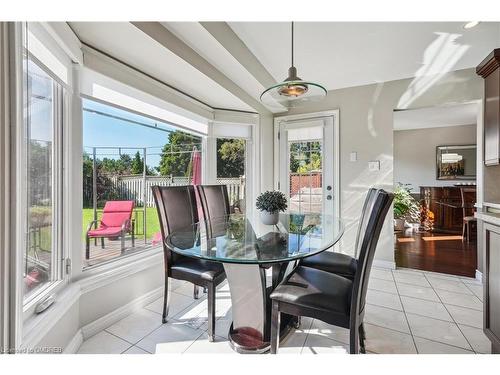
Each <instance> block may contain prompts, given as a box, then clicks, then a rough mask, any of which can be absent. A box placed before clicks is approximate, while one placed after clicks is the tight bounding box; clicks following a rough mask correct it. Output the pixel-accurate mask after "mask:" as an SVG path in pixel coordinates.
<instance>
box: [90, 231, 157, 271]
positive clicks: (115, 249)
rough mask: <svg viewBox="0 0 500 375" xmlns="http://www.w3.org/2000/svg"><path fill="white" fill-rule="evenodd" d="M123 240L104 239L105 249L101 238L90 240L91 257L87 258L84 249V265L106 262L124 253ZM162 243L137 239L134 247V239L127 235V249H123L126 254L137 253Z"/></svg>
mask: <svg viewBox="0 0 500 375" xmlns="http://www.w3.org/2000/svg"><path fill="white" fill-rule="evenodd" d="M120 244H121V241H120V239H117V240H109V239H107V238H105V239H104V249H103V248H102V247H101V239H97V242H96V241H94V240H91V241H90V258H89V259H85V250H83V251H82V257H83V265H84V267H90V266H94V265H96V264H99V263H103V262H106V261H108V260H111V259H114V258H116V257H119V256H120V255H122V254H121V253H122V252H121V249H120V247H121V245H120ZM159 245H160V244H153V243H152V242H151V241H150V240H148V241H147V242H146V243H144V239H142V238H140V239H137V238H136V239H135V246H134V247H132V240H131V237H130V236H127V237H125V249H124V251H123V254H124V255H127V254H133V253H137V252H139V251H142V250H146V249H154V248H156V247H157V246H159Z"/></svg>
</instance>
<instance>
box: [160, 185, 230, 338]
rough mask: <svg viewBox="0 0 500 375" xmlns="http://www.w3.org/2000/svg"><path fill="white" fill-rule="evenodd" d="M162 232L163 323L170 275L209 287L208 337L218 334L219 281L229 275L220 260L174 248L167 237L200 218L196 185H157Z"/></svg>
mask: <svg viewBox="0 0 500 375" xmlns="http://www.w3.org/2000/svg"><path fill="white" fill-rule="evenodd" d="M151 189H152V190H153V196H154V199H155V204H156V209H157V211H158V218H159V221H160V229H161V235H162V238H163V240H164V241H163V254H164V270H165V292H164V299H163V315H162V321H163V323H166V322H167V315H168V302H169V288H168V280H169V278H173V279H177V280H186V281H189V282H191V283H193V284H194V285H195V287H196V286H201V287H203V288H206V289H207V291H208V295H207V300H208V339H209V341H214V335H215V291H216V287H217V285H219V284H220V283H221V282H223V281H224V280H225V279H226V274H225V272H224V267H223V266H222V265H221V264H220V263H215V262H209V261H205V260H202V259H194V258H190V257H186V256H183V255H180V254H176V253H175V252H173V251H172V250H171V249H170V248H169V247H168V246H167V245H166V244H165V238H166V237H167V236H168V235H169V234H170V233H172V232H174V231H176V230H182V229H184V228H188V227H189V226H191V225H194V224H195V223H197V222H198V209H197V205H196V194H195V190H194V186H191V185H188V186H153V187H152V188H151Z"/></svg>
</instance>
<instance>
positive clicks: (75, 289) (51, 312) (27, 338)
mask: <svg viewBox="0 0 500 375" xmlns="http://www.w3.org/2000/svg"><path fill="white" fill-rule="evenodd" d="M80 295H81V293H80V287H79V286H78V285H70V286H68V287H67V288H65V289H64V290H63V291H62V292H61V294H59V295H58V296H57V300H56V302H55V303H54V304H53V305H52V306H50V307H49V308H48V309H47V310H46V311H44V312H42V313H40V314H35V315H32V316H31V317H30V318H28V319H27V320H26V321H25V326H24V329H23V331H24V332H23V339H22V343H21V349H32V348H35V347H36V345H37V344H38V343H39V342H40V340H42V339H43V338H44V337H45V335H47V333H48V332H50V330H51V329H52V328H53V327H54V326H55V325H56V324H57V322H59V320H60V319H61V318H62V317H63V316H64V315H65V314H66V312H67V311H68V310H69V309H70V308H71V307H72V306H73V305H74V303H75V302H77V301H78V299H79V298H80Z"/></svg>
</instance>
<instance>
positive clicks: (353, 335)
mask: <svg viewBox="0 0 500 375" xmlns="http://www.w3.org/2000/svg"><path fill="white" fill-rule="evenodd" d="M349 336H350V337H349V352H350V353H351V354H358V353H359V327H353V326H352V325H351V329H350V330H349Z"/></svg>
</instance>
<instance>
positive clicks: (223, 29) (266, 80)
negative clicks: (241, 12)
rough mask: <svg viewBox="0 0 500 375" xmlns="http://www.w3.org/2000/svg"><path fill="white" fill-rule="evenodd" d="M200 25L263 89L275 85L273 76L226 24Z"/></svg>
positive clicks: (210, 23) (202, 23) (207, 23)
mask: <svg viewBox="0 0 500 375" xmlns="http://www.w3.org/2000/svg"><path fill="white" fill-rule="evenodd" d="M200 24H201V26H203V28H205V30H207V31H208V32H209V33H210V34H211V35H212V36H213V37H214V38H215V40H217V42H219V44H220V45H221V46H222V47H224V49H225V50H226V51H228V52H229V53H230V54H231V55H232V56H233V57H234V58H235V59H236V61H238V63H239V64H240V65H241V66H243V67H244V68H245V69H246V70H247V71H248V72H249V73H250V74H251V75H252V76H253V77H254V78H255V79H256V80H257V82H259V83H260V84H261V85H262V86H263V87H265V88H267V87H270V86H272V85H275V84H276V80H275V79H274V78H273V76H272V75H271V74H270V73H269V72H268V71H267V69H266V68H265V67H264V65H262V64H261V62H260V61H259V60H258V59H257V57H255V55H254V54H253V53H252V52H251V51H250V50H249V49H248V47H247V46H246V44H245V43H243V41H242V40H241V39H240V37H239V36H238V35H237V34H236V33H235V32H234V31H233V29H232V28H231V27H230V26H229V25H228V24H227V23H226V22H200Z"/></svg>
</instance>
